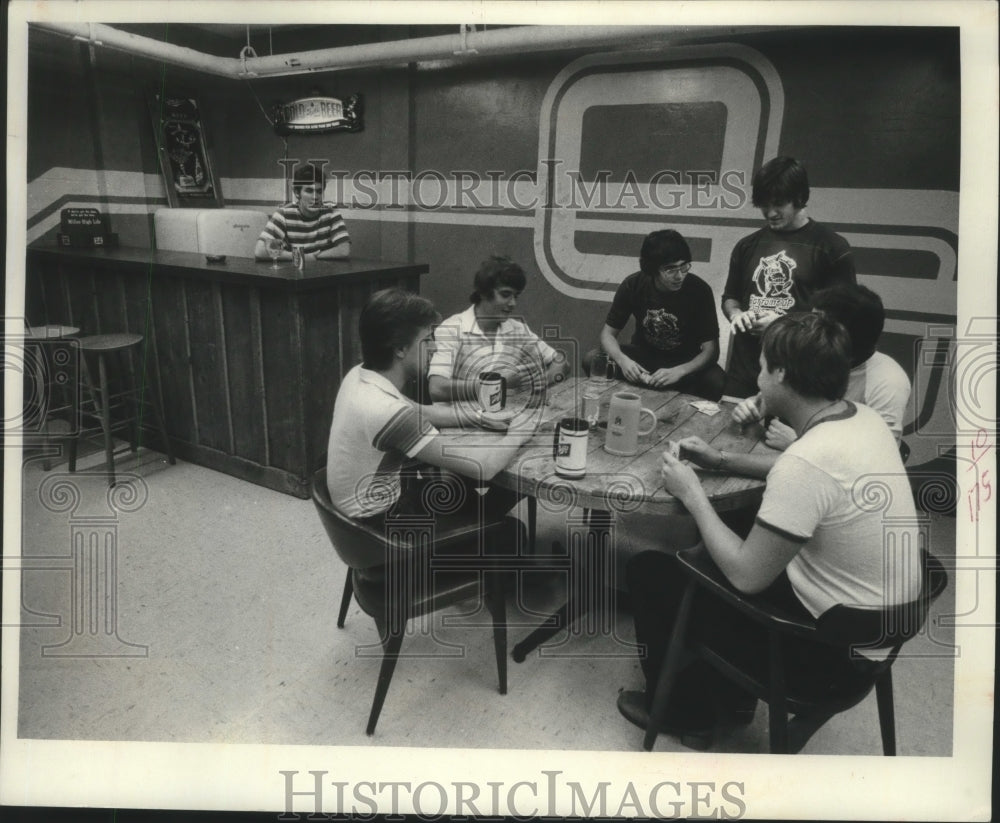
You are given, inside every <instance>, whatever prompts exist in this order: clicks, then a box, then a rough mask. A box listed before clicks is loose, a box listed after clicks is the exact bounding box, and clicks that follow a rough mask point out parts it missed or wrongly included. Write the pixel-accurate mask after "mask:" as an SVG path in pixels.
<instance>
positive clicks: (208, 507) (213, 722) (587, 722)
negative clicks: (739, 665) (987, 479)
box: [18, 453, 954, 755]
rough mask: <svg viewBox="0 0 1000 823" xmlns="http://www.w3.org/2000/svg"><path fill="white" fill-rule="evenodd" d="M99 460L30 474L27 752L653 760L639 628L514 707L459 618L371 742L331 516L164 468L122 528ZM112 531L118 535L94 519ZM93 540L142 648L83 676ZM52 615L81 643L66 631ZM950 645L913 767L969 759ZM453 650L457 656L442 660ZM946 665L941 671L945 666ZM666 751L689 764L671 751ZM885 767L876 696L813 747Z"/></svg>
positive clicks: (357, 617)
mask: <svg viewBox="0 0 1000 823" xmlns="http://www.w3.org/2000/svg"><path fill="white" fill-rule="evenodd" d="M99 461H100V458H99V455H94V456H93V457H91V458H88V459H87V460H85V461H84V462H83V463H82V471H81V472H78V473H77V474H76V475H73V476H70V475H67V474H66V473H65V465H63V466H59V467H56V468H55V469H54V470H52V471H50V472H48V473H46V472H43V471H42V469H41V467H40V465H39V464H38V462H37V461H29V462H28V464H27V465H26V466H25V469H24V474H23V476H24V488H23V501H24V502H23V522H22V526H23V534H24V539H23V545H24V554H25V556H26V558H27V559H26V560H25V561H24V566H25V568H26V570H25V571H24V574H23V577H24V586H23V609H22V615H23V620H24V622H25V624H36V625H34V626H27V625H26V627H25V628H24V629H23V630H22V633H21V654H20V659H21V669H20V696H19V718H18V733H19V736H21V737H28V738H43V739H81V740H96V739H101V740H143V741H184V742H234V743H235V742H242V743H276V744H319V745H326V744H329V745H374V746H433V747H462V748H479V747H490V748H501V749H502V748H540V749H562V750H572V749H580V750H609V751H613V750H619V751H628V750H636V749H638V748H639V746H640V742H641V737H642V734H641V732H640V731H639V730H638V729H636V728H634V727H633V726H631V725H629V724H628V723H627V722H625V721H624V720H623V719H622V718H621V717H620V716H619V714H618V712H617V710H616V708H615V697H616V694H617V692H618V690H619V689H620V688H622V687H624V688H636V687H638V686H639V685H640V683H641V675H640V671H639V666H638V663H637V660H636V659H635V657H634V655H633V653H632V652H631V650H630V649H629V643H630V642H631V641H632V639H633V632H632V625H631V620H630V619H629V618H628V616H627V615H622V616H619V617H618V619H617V622H616V630H615V635H616V636H615V637H613V636H604V637H575V638H573V639H572V641H571V642H569V643H566V644H564V645H562V646H559V647H556V648H553V649H551V654H550V655H548V656H544V657H543V656H541V655H540V654H539V653H538V652H535V653H533V654H532V655H531V656H530V657H529V658H528V659H527V660H526V661H525V662H524V663H522V664H516V663H513V662H511V663H510V665H509V692H508V694H507V695H506V696H501V695H499V694H498V693H497V688H496V669H495V662H494V659H493V648H492V642H491V638H490V630H489V628H485V627H482V626H479V627H469V626H468V625H462V623H461V621H456V620H455V617H456V615H457V614H458V609H451V610H448V611H446V612H444V613H443V614H442V615H439V616H438V619H436V620H435V621H434V623H433V631H432V632H430V633H427V634H425V635H423V636H415V637H413V638H411V639H410V640H409V641H408V642H407V644H405V645H404V651H406V652H409V653H410V654H411V655H430V656H429V657H427V656H424V657H415V656H411V657H408V658H406V659H403V660H401V661H400V663H399V665H398V667H397V670H396V674H395V677H394V680H393V682H392V686H391V689H390V691H389V695H388V699H387V701H386V704H385V708H384V710H383V712H382V716H381V719H380V721H379V725H378V729H377V731H376V734H375V735H374V736H373V737H367V736H366V735H365V734H364V725H365V721H366V718H367V714H368V711H369V708H370V704H371V696H372V692H373V689H374V684H375V679H376V674H377V670H378V659H377V657H373V656H366V655H365V653H364V649H365V647H368V648H369V650H370V648H371V644H375V643H376V642H377V638H376V633H375V628H374V624H373V622H372V621H371V619H370V618H368V617H367V616H365V615H364V614H363V613H362V612H360V610H359V609H358V608H357V606H356V605H355V606H353V607H352V609H351V611H350V613H349V614H348V618H347V625H346V626H345V628H344V629H337V628H336V627H335V620H336V613H337V608H338V606H339V602H340V595H341V591H342V586H343V582H344V573H345V569H344V567H343V566H342V565H341V563H340V561H339V560H338V559H337V557H336V555H335V554H334V552H333V550H332V549H331V547H330V545H329V542H328V540H327V537H326V534H325V533H324V532H323V529H322V527H321V525H320V522H319V519H318V517H317V515H316V512H315V511H314V509H313V505H312V503H311V502H310V501H306V500H298V499H296V498H293V497H288V496H286V495H282V494H279V493H277V492H272V491H269V490H267V489H264V488H261V487H258V486H254V485H251V484H248V483H244V482H242V481H240V480H236V479H234V478H232V477H229V476H226V475H223V474H218V473H216V472H213V471H209V470H207V469H203V468H201V467H198V466H194V465H190V464H185V463H180V462H179V463H178V464H177V465H175V466H168V465H167V464H166V462H165V461H164V460H163V459H162V458H160V457H159V455H156V454H154V453H147V454H145V455H144V456H143V457H141V458H140V461H139V465H138V467H136V468H134V469H133V470H132V471H133V472H134V474H135V475H136V476H137V477H139V478H141V480H140V481H138V482H139V484H140V485H141V486H142V487H143V489H144V490H145V499H144V501H143V500H138V501H137V500H131V501H130V500H127V499H125V500H124V502H123V504H124V505H125V506H126V507H129V508H133V509H135V510H134V511H130V512H122V513H119V514H117V515H115V513H114V510H113V509H111V508H109V504H108V495H107V487H106V483H105V481H104V479H103V477H102V476H101V475H100V474H99V473H93V474H88V471H87V469H88V468H89V467H95V466H96V467H99V465H100V462H99ZM124 471H126V472H127V471H129V469H128V466H127V465H126V467H125V469H124ZM64 481H66V482H69V483H71V484H72V487H73V488H74V489H77V490H78V491H79V494H80V499H79V502H78V504H77V505H76V507H75V508H73V507H72V506H71V505H69V504H71V503H72V499H70V500H69V504H67V502H66V498H65V495H62V496H60V494H59V492H58V490H59V487H60V484H62V483H63V482H64ZM43 499H44V500H45V501H46V502H45V504H44V505H43V503H42V500H43ZM119 502H122V501H119ZM94 516H103V517H104V518H106V520H105V522H104V523H103V524H96V525H95V521H92V520H89V521H88V520H86V518H87V517H94ZM662 528H663V523H662V522H661V521H657V520H655V519H653V520H647V521H644V522H643V523H642V524H640V525H638V526H636V525H635V524H631V525H630V524H626V525H624V526H621V527H620V531H619V534H620V538H621V541H620V545H622V546H623V547H626V549H627V550H630V551H634V550H636V549H637V548H640V547H642V546H645V545H655V544H657V543H658V542H662V540H661V535H660V534H659V533H658V532H659V531H660V530H662ZM74 529H75V530H77V531H78V532H81V533H90V532H93V531H94V530H95V529H103V530H104V533H105V534H113V535H114V536H115V537H116V544H117V553H116V560H117V608H115V609H110V608H109V609H108V610H106V611H103V612H94V616H95V617H96V618H98V619H103V618H105V617H107V618H108V619H109V620H110V621H111V622H110V623H108V624H107V625H108V626H110V627H111V628H112V629H113V628H114V626H116V627H117V635H118V638H119V639H120V641H123V642H122V643H118V644H115V643H110V644H107V645H102V646H100V647H98V648H92V649H90V652H91V654H92V656H90V657H83V658H79V657H60V656H58V655H59V653H60V649H58V648H54V647H56V646H59V644H62V643H63V642H64V641H65V640H66V639H67V638H68V637H69V636H70V634H71V617H72V615H71V612H72V609H73V608H74V607H79V606H81V605H86V606H88V607H93V604H94V603H96V602H97V599H95V598H94V597H89V598H88V597H87V595H86V594H82V595H81V593H79V592H77V593H75V595H74V592H73V591H72V587H71V581H72V580H73V575H72V573H71V565H72V564H71V560H70V556H71V540H72V534H73V532H74ZM953 530H954V521H952V520H949V519H947V518H941V517H935V518H933V519H932V521H931V538H932V541H933V545H934V549H935V552H936V553H938V554H939V555H942V556H945V557H947V556H948V555H950V554H954V533H953ZM563 533H564V522H563V521H561V520H560V519H559V518H558V517H556V516H554V515H551V514H546V513H545V512H544V511H542V514H541V518H540V538H541V540H542V541H544V542H543V545H549V543H550V542H551V541H552V540H554V539H559V538H560V537H561V536H562V535H563ZM105 545H109V544H105ZM560 596H561V593H560V581H559V579H557V577H554V576H552V575H549V576H541V575H533V576H532V577H531V578H530V579H528V580H527V581H526V587H525V594H524V600H525V602H526V604H527V605H528V606H530V607H532V608H534V609H535V610H536V611H540V612H544V611H546V610H547V609H548V608H549V607H551V606H553V605H555V604H556V603H558V602H559V600H560ZM953 601H954V595H953V591H952V589H951V588H949V590H948V591H947V592H946V593H945V595H944V596H943V597H942V598H941V600H940V601H939V602H938V604H937V605H936V607H935V614H940V613H949V612H950V611H951V607H952V604H953ZM514 606H515V604H514V603H513V601H512V603H511V609H510V611H511V613H512V614H517V612H516V610H515V609H514ZM29 610H30V611H29ZM40 615H50V617H49V618H44V617H40ZM51 616H58V617H59V619H60V622H61V625H58V626H53V625H51V623H52V622H54V619H55V618H54V617H51ZM521 616H522V618H523V623H524V625H523V626H519V627H512V628H511V629H510V637H511V641H510V642H511V644H512V645H513V643H514V642H516V640H517V639H518V638H519V637H521V636H523V634H525V633H526V632H527V631H528V626H529V625H531V624H533V623H534V622H535V621H537V619H538V618H533V617H530V616H526V615H521ZM86 617H88V615H85V618H86ZM442 619H443V620H444V621H445V622H448V623H453V624H454V625H443V623H442ZM479 622H481V618H480V619H479ZM40 623H46V624H48V625H37V624H40ZM933 633H934V634H935V635H936V637H935V639H931V637H929V636H927V635H924V636H921V637H919V638H917V639H916V640H914V641H912V642H911V643H910V644H909V645H908V646H907V652H909V655H908V656H907V657H906V658H905V659H901V660H899V661H898V662H897V664H896V667H895V670H894V671H895V686H896V689H895V693H896V719H897V738H898V744H899V749H900V753H901V754H909V755H948V754H949V753H950V751H951V737H952V733H951V717H952V692H953V665H952V661H951V659H950V658H949V657H948V655H947V648H945V647H944V646H940V645H936V642H935V641H939V642H941V643H947V642H948V641H949V637H950V636H949V635H946V634H945V633H944V630H942V629H940V628H934V629H933ZM99 634H102V632H99ZM111 634H112V635H113V634H114V632H113V631H111ZM102 636H105V635H103V634H102ZM127 644H134V645H131V646H130V645H127ZM442 648H448V649H449V650H450V651H451V652H457V654H456V656H453V657H441V656H440V651H441V649H442ZM63 651H65V649H63ZM935 654H937V655H940V656H927V655H935ZM130 655H135V656H130ZM657 749H658V750H664V751H666V750H678V751H682V750H684V749H683V747H682V746H681V745H680V743H679V742H678V741H677V740H675V739H673V738H670V737H667V736H663V735H661V736H660V738H659V740H658V742H657ZM714 750H715V751H734V752H759V751H766V750H767V712H766V709H765V708H764V707H763V706H761V707H759V709H758V712H757V717H756V719H755V721H754V723H753V725H752V726H749V727H747V728H743V729H740V730H739V731H738V732H720V734H719V735H718V736H717V738H716V741H715V745H714ZM880 750H881V749H880V742H879V738H878V726H877V713H876V708H875V700H874V696H871V697H869V698H868V699H867V700H866V701H865V702H864V703H862V704H861V705H860V706H858V707H856V708H855V709H853V710H851V711H850V712H847V713H845V714H842V715H840V716H838V717H837V718H835V719H834V720H832V721H831V722H830V723H828V724H827V726H826V727H824V728H823V729H821V730H820V732H818V733H817V734H816V736H815V737H814V738H813V739H812V741H810V743H809V744H808V746H807V748H806V751H807V752H811V753H827V754H878V753H879V752H880Z"/></svg>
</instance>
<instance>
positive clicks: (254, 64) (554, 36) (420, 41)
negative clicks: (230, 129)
mask: <svg viewBox="0 0 1000 823" xmlns="http://www.w3.org/2000/svg"><path fill="white" fill-rule="evenodd" d="M32 26H33V27H35V28H38V29H41V30H44V31H49V32H53V33H55V34H60V35H63V36H66V37H72V38H73V39H75V40H81V41H83V42H86V43H91V44H93V45H95V46H100V47H104V48H109V49H115V50H117V51H124V52H127V53H128V54H133V55H137V56H139V57H147V58H149V59H151V60H158V61H162V62H164V63H170V64H171V65H175V66H182V67H184V68H188V69H192V70H194V71H198V72H203V73H206V74H213V75H216V76H219V77H228V78H231V79H233V80H242V79H247V78H250V77H280V76H284V75H291V74H307V73H310V72H313V73H316V72H325V71H338V70H342V69H351V68H361V67H372V66H388V65H395V64H400V63H414V62H420V61H426V60H454V59H455V58H474V57H487V56H491V55H503V54H524V53H526V52H531V51H547V50H554V49H571V48H584V47H588V46H600V45H619V46H628V47H631V48H635V47H640V46H643V45H654V44H659V45H666V44H667V43H676V42H677V41H678V40H679V39H684V40H687V39H690V38H692V37H698V36H712V37H713V39H717V38H718V37H719V36H720V34H723V33H726V34H728V33H733V32H735V31H736V30H737V28H736V27H733V28H732V29H731V30H730V29H726V28H722V29H720V27H719V26H514V27H510V28H501V29H490V30H488V31H476V30H474V29H473V28H472V27H470V26H462V27H461V28H460V30H459V32H458V33H456V34H447V35H439V36H435V37H420V38H414V39H410V40H393V41H389V42H385V43H370V44H365V45H358V46H339V47H336V48H330V49H317V50H314V51H303V52H298V53H291V54H275V55H270V56H265V57H257V56H252V57H248V56H244V57H218V56H216V55H211V54H205V53H203V52H199V51H195V50H194V49H189V48H186V47H185V46H177V45H174V44H173V43H164V42H162V41H160V40H155V39H153V38H151V37H143V36H142V35H138V34H131V33H130V32H125V31H121V30H120V29H116V28H114V27H113V26H108V25H106V24H103V23H61V22H51V21H46V22H34V23H32ZM751 30H756V27H750V28H748V27H739V31H741V32H745V31H751Z"/></svg>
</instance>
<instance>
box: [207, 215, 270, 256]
mask: <svg viewBox="0 0 1000 823" xmlns="http://www.w3.org/2000/svg"><path fill="white" fill-rule="evenodd" d="M198 212H199V214H198V251H200V252H201V253H202V254H225V255H227V256H228V257H253V249H254V246H256V245H257V238H258V237H260V233H261V232H262V231H263V230H264V226H266V225H267V221H268V215H266V214H264V212H261V211H250V210H248V209H199V210H198Z"/></svg>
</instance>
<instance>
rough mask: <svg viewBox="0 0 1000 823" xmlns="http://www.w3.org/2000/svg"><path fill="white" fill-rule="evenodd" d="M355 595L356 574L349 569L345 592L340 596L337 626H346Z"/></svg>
mask: <svg viewBox="0 0 1000 823" xmlns="http://www.w3.org/2000/svg"><path fill="white" fill-rule="evenodd" d="M353 596H354V574H353V572H352V571H351V570H350V569H348V570H347V579H346V580H345V581H344V594H343V596H342V597H341V598H340V614H339V615H338V616H337V628H338V629H342V628H344V620H345V619H346V618H347V610H348V608H350V605H351V597H353Z"/></svg>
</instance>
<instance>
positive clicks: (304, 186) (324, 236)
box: [254, 164, 351, 260]
mask: <svg viewBox="0 0 1000 823" xmlns="http://www.w3.org/2000/svg"><path fill="white" fill-rule="evenodd" d="M324 183H325V180H324V178H323V170H322V169H320V168H319V167H318V166H314V165H312V164H308V165H305V166H301V167H299V168H297V169H296V170H295V176H294V177H293V178H292V194H293V195H294V198H295V200H294V202H292V203H286V204H285V205H283V206H280V207H279V208H278V210H277V211H276V212H274V214H272V215H271V219H270V220H268V221H267V225H266V226H265V227H264V231H262V232H261V234H260V238H259V239H258V240H257V246H256V247H255V249H254V257H256V258H257V259H258V260H270V259H271V257H270V255H268V253H267V241H268V240H269V239H276V240H281V241H282V243H283V246H282V249H281V254H280V255H279V257H278V260H291V259H292V248H293V247H294V246H299V247H301V249H302V253H303V255H305V257H307V258H309V259H313V260H332V259H343V258H345V257H350V256H351V238H350V236H349V235H348V234H347V227H346V226H345V225H344V218H343V217H341V216H340V212H339V211H337V207H336V205H335V204H333V203H327V202H324V200H323V187H324Z"/></svg>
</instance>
